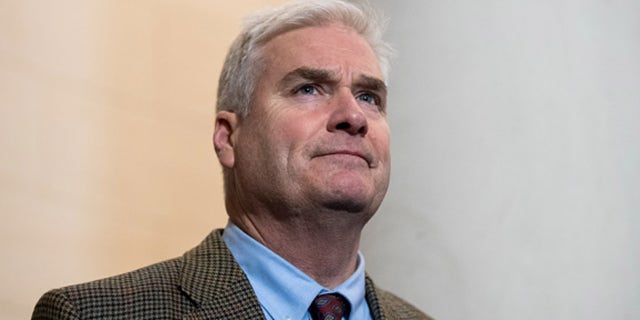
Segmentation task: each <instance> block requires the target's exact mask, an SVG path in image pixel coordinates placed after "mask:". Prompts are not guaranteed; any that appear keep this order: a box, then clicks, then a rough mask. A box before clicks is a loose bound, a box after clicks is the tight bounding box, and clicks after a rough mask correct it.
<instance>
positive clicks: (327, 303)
mask: <svg viewBox="0 0 640 320" xmlns="http://www.w3.org/2000/svg"><path fill="white" fill-rule="evenodd" d="M349 310H350V305H349V301H347V299H345V298H344V297H343V296H342V295H340V294H337V293H332V294H323V295H319V296H317V297H316V298H315V299H313V303H311V306H310V307H309V313H311V318H312V319H313V320H340V319H342V317H345V319H348V318H349Z"/></svg>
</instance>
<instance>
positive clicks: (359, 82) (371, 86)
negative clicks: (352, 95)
mask: <svg viewBox="0 0 640 320" xmlns="http://www.w3.org/2000/svg"><path fill="white" fill-rule="evenodd" d="M356 88H362V89H366V90H369V91H373V92H377V93H378V94H379V95H382V96H386V95H387V85H386V84H385V83H384V81H382V80H381V79H378V78H376V77H371V76H367V75H361V76H360V77H358V78H357V79H356V81H355V82H354V84H353V86H352V90H353V89H356Z"/></svg>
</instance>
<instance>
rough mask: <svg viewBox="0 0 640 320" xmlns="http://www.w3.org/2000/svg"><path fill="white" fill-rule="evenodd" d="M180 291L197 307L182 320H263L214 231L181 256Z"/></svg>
mask: <svg viewBox="0 0 640 320" xmlns="http://www.w3.org/2000/svg"><path fill="white" fill-rule="evenodd" d="M183 261H184V266H183V270H182V275H181V280H180V282H181V289H182V291H183V292H185V293H186V294H187V295H188V296H189V297H190V298H191V300H192V301H193V303H195V305H196V306H197V309H196V311H194V312H192V313H190V314H187V315H185V317H184V319H251V320H253V319H255V320H264V319H265V318H264V315H263V313H262V308H261V307H260V304H259V303H258V298H257V297H256V295H255V293H254V291H253V289H252V288H251V284H250V283H249V280H248V279H247V277H246V275H245V274H244V272H243V271H242V269H241V268H240V266H239V265H238V264H237V263H236V262H235V260H234V258H233V256H232V255H231V252H230V251H229V250H228V249H227V247H226V246H225V244H224V242H223V241H222V230H220V229H219V230H215V231H213V232H212V233H211V234H209V236H208V237H207V238H206V239H205V240H204V241H203V242H202V243H201V244H200V245H199V246H197V247H195V248H194V249H192V250H191V251H189V252H187V253H185V254H184V256H183Z"/></svg>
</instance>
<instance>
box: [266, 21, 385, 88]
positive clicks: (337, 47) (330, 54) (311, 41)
mask: <svg viewBox="0 0 640 320" xmlns="http://www.w3.org/2000/svg"><path fill="white" fill-rule="evenodd" d="M262 50H263V58H264V67H265V72H266V73H267V74H270V73H271V74H273V73H275V74H278V73H287V72H289V71H291V70H294V69H297V68H300V67H311V68H316V69H327V70H332V71H334V72H338V73H341V74H343V75H344V74H346V75H351V76H354V75H367V76H370V77H377V78H380V79H382V72H381V70H380V65H379V62H378V59H377V57H376V55H375V53H374V52H373V49H371V46H370V45H369V43H368V42H367V41H366V39H365V38H364V37H362V36H361V35H359V34H358V33H357V32H356V31H355V30H353V29H351V28H349V27H344V26H341V25H328V26H316V27H306V28H302V29H296V30H292V31H288V32H285V33H283V34H280V35H278V36H276V37H274V38H273V39H271V40H270V41H269V42H267V43H266V44H265V45H264V47H263V48H262ZM265 76H266V75H265Z"/></svg>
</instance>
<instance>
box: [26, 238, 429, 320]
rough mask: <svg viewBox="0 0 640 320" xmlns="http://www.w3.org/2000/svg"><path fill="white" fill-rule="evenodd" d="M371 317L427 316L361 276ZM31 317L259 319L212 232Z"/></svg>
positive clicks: (59, 293)
mask: <svg viewBox="0 0 640 320" xmlns="http://www.w3.org/2000/svg"><path fill="white" fill-rule="evenodd" d="M366 300H367V303H368V304H369V308H370V310H371V314H372V317H373V319H376V320H382V319H389V320H395V319H407V320H408V319H430V318H429V317H428V316H426V315H425V314H423V313H422V312H420V311H419V310H418V309H416V308H415V307H413V306H411V305H410V304H408V303H406V302H405V301H403V300H401V299H400V298H398V297H396V296H394V295H393V294H391V293H388V292H386V291H383V290H380V289H378V288H376V287H375V286H374V284H373V281H371V279H370V278H369V277H368V276H367V277H366ZM32 319H185V320H186V319H193V320H195V319H256V320H258V319H260V320H264V319H265V317H264V314H263V312H262V308H261V307H260V303H259V302H258V298H257V297H256V295H255V293H254V291H253V289H252V287H251V284H250V283H249V280H248V279H247V277H246V275H245V274H244V272H243V271H242V269H241V268H240V266H239V265H238V264H237V263H236V261H235V260H234V258H233V256H232V255H231V252H230V251H229V250H228V249H227V247H226V245H225V244H224V242H223V241H222V230H221V229H218V230H215V231H213V232H212V233H211V234H210V235H209V236H208V237H207V238H206V239H205V240H204V241H203V242H202V243H201V244H200V245H198V246H197V247H195V248H194V249H192V250H190V251H188V252H187V253H185V254H184V255H183V256H182V257H179V258H175V259H172V260H168V261H164V262H160V263H157V264H154V265H151V266H148V267H145V268H142V269H139V270H136V271H132V272H129V273H125V274H122V275H118V276H114V277H111V278H106V279H102V280H97V281H93V282H88V283H84V284H79V285H74V286H69V287H65V288H61V289H54V290H51V291H49V292H47V293H45V294H44V295H43V296H42V298H40V300H39V301H38V303H37V305H36V307H35V309H34V311H33V315H32Z"/></svg>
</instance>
